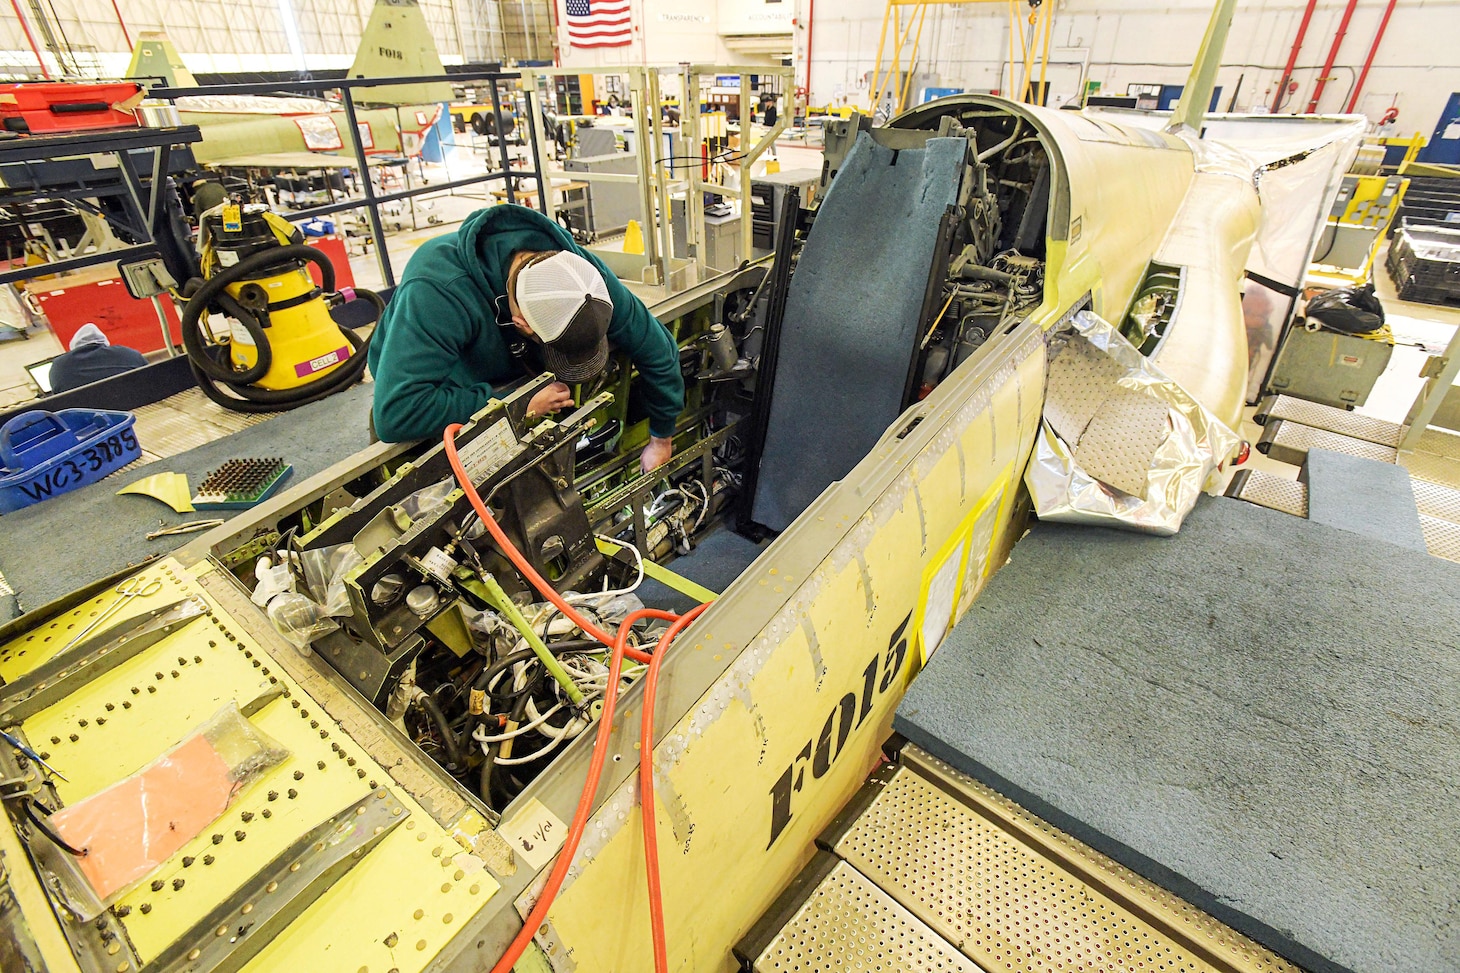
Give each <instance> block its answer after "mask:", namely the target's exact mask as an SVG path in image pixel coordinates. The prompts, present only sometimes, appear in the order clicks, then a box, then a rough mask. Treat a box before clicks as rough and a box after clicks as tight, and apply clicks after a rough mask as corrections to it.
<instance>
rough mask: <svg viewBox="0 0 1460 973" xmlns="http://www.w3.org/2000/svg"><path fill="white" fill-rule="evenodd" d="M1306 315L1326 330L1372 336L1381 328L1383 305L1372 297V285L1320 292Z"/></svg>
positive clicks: (1382, 325) (1310, 302)
mask: <svg viewBox="0 0 1460 973" xmlns="http://www.w3.org/2000/svg"><path fill="white" fill-rule="evenodd" d="M1305 313H1306V315H1307V317H1308V319H1309V320H1310V321H1317V322H1318V323H1319V324H1321V325H1322V326H1323V327H1325V328H1327V329H1328V330H1329V331H1338V332H1341V333H1343V334H1373V333H1374V332H1375V331H1378V330H1379V329H1380V328H1382V327H1384V305H1383V304H1380V303H1379V298H1377V297H1375V296H1374V285H1373V284H1365V285H1364V286H1362V287H1340V288H1337V289H1335V290H1331V291H1324V292H1323V293H1322V294H1319V295H1318V296H1317V297H1315V298H1313V299H1312V300H1311V301H1309V302H1308V307H1307V310H1306V312H1305Z"/></svg>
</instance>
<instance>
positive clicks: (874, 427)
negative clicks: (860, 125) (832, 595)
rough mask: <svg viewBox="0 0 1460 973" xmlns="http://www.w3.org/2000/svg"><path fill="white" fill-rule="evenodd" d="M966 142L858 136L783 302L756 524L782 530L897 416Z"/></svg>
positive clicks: (754, 514)
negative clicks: (922, 144) (899, 146)
mask: <svg viewBox="0 0 1460 973" xmlns="http://www.w3.org/2000/svg"><path fill="white" fill-rule="evenodd" d="M967 151H968V142H967V141H966V140H965V139H932V140H930V141H929V142H928V144H927V148H924V149H905V150H903V151H901V152H894V151H893V150H892V149H886V148H883V147H882V146H880V145H878V144H877V143H876V142H874V141H872V138H871V136H869V135H867V134H866V133H862V134H861V135H858V136H857V142H856V144H855V145H854V146H853V147H852V151H851V152H850V153H849V154H848V155H847V159H846V162H845V163H844V164H843V166H842V168H841V170H840V171H839V172H838V173H837V177H836V181H835V182H833V183H832V185H831V189H830V190H828V192H827V194H826V199H825V200H823V202H822V204H821V208H820V209H819V210H817V212H816V222H815V223H814V224H813V225H812V229H811V235H810V238H809V239H808V240H807V241H806V247H805V249H804V250H803V251H802V253H801V259H800V261H799V263H798V264H797V266H796V272H795V275H794V276H793V277H792V278H791V289H790V293H789V294H788V295H787V298H786V316H785V320H784V322H783V324H782V326H781V339H780V346H779V349H778V353H777V359H776V375H775V381H774V384H773V386H772V394H771V405H770V408H771V414H770V422H769V425H768V426H767V429H766V437H765V442H764V443H763V444H762V447H761V461H760V474H759V478H758V480H757V482H756V490H755V503H754V506H753V508H752V514H751V516H752V519H753V520H754V521H755V522H756V523H758V524H763V525H765V526H766V527H769V528H771V529H772V530H784V529H785V528H786V527H787V526H788V525H789V524H790V523H791V521H793V520H795V519H796V517H797V516H799V515H800V513H801V512H802V511H803V510H805V509H806V508H807V507H808V506H810V505H811V502H812V501H813V500H815V499H816V498H817V497H818V496H819V495H820V494H821V492H822V491H823V490H825V489H826V488H827V487H828V486H830V485H831V483H832V482H833V481H835V480H839V479H841V478H842V477H843V476H845V475H846V474H847V473H848V472H849V471H850V470H851V468H852V467H853V466H855V465H856V464H857V463H858V462H859V461H860V460H861V459H862V457H863V456H865V455H867V453H868V452H869V451H870V450H871V449H872V447H873V446H874V445H875V444H876V442H877V439H878V438H879V437H880V436H881V435H882V433H883V432H884V431H885V430H886V429H887V427H888V425H890V424H891V423H892V421H893V420H894V419H896V418H897V416H898V414H899V413H900V412H902V396H903V392H904V390H905V388H906V385H907V378H908V373H909V371H910V370H911V366H912V358H913V356H914V355H915V354H916V352H917V343H918V338H919V335H918V334H917V330H918V324H919V316H920V314H921V312H922V305H923V296H924V292H925V291H926V289H927V284H928V275H929V273H930V272H931V270H932V266H933V256H934V254H933V249H934V243H935V241H936V239H937V236H938V224H939V222H940V221H941V220H942V218H943V213H944V211H945V210H947V208H948V207H949V206H950V205H952V204H953V203H954V202H956V200H957V195H958V184H959V180H960V179H961V178H962V176H963V163H964V156H965V154H966V153H967Z"/></svg>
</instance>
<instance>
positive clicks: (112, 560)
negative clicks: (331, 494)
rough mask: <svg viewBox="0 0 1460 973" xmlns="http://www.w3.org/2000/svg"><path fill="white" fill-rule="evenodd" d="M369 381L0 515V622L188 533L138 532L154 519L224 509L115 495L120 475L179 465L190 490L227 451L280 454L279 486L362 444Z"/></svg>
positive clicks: (176, 543) (177, 520)
mask: <svg viewBox="0 0 1460 973" xmlns="http://www.w3.org/2000/svg"><path fill="white" fill-rule="evenodd" d="M373 388H374V385H371V384H368V383H365V384H360V385H355V386H353V387H351V388H348V389H346V390H345V391H343V392H339V393H336V394H335V395H332V396H330V397H329V398H327V399H323V400H321V401H319V402H313V403H310V404H309V405H305V406H300V407H299V408H297V409H294V410H292V411H290V412H286V413H284V414H283V415H281V416H275V417H274V418H272V419H268V420H266V421H264V422H261V423H259V424H258V425H256V426H249V427H248V428H247V429H244V430H243V431H241V432H237V433H234V434H233V435H231V436H225V437H224V438H222V439H219V440H215V441H214V442H211V443H207V444H205V445H202V446H199V447H198V448H196V449H190V450H188V451H187V452H185V453H179V454H178V455H176V456H170V457H168V458H167V459H161V460H158V461H156V462H155V463H148V464H146V465H145V466H138V467H134V468H133V469H130V470H127V471H126V472H124V473H121V474H119V475H117V476H112V477H108V478H107V479H105V480H102V481H101V482H99V483H93V484H92V485H90V486H87V487H82V488H81V489H80V490H76V491H74V492H72V493H65V494H62V495H61V496H59V497H55V498H54V499H51V500H47V501H45V502H44V503H38V504H36V505H34V506H32V507H26V508H24V509H23V510H17V511H16V512H14V513H10V514H6V515H5V516H4V517H3V518H0V571H3V572H4V574H5V579H6V581H8V582H9V583H10V586H11V587H12V588H14V589H15V594H16V598H15V599H7V601H10V602H11V603H10V604H8V605H7V604H4V603H0V610H6V609H8V611H9V614H6V615H5V616H4V617H3V618H0V621H8V620H9V619H10V618H13V617H15V616H17V615H20V614H23V613H24V612H26V611H29V610H30V609H32V608H38V607H40V606H41V605H43V604H45V603H46V602H48V601H50V600H52V599H53V598H59V597H60V596H62V595H64V594H67V593H69V592H71V591H74V590H76V589H77V588H79V587H81V586H82V585H84V584H86V583H87V582H88V581H91V580H93V579H95V578H99V577H102V576H104V575H107V574H110V573H112V572H114V571H119V570H121V569H122V568H125V567H126V566H127V565H129V564H135V563H137V562H139V561H142V560H143V559H145V558H146V557H147V556H148V555H151V554H159V553H160V554H166V553H169V552H171V551H173V550H176V549H177V548H179V547H182V546H183V545H184V544H186V543H188V542H189V541H192V540H194V539H196V538H197V537H198V535H197V534H183V535H178V536H173V537H160V538H158V539H157V540H155V541H149V540H147V539H146V537H145V536H144V535H145V534H146V533H147V532H148V531H150V530H156V529H157V527H158V523H157V522H158V521H159V520H161V521H162V522H163V523H164V524H167V525H172V524H181V523H183V522H185V521H189V520H207V519H211V518H215V517H224V518H227V517H230V516H234V514H231V513H230V512H229V511H208V510H200V511H197V512H196V513H188V514H179V513H175V512H174V511H173V509H172V508H171V507H169V506H167V505H166V504H163V503H160V502H159V501H157V500H153V499H152V498H150V497H141V496H131V495H128V496H122V497H119V496H117V491H118V490H120V489H121V488H122V487H124V486H126V485H127V484H128V483H132V482H135V481H136V480H140V479H142V477H144V476H150V475H151V474H153V473H164V472H174V473H185V474H187V477H188V484H189V486H190V487H191V488H192V490H193V491H194V492H196V490H197V488H198V484H200V483H201V482H202V481H203V477H204V476H205V475H207V474H208V473H209V472H210V471H212V470H214V469H216V468H217V467H218V466H220V465H222V464H223V462H224V461H226V460H229V459H232V458H233V457H235V456H282V457H283V458H284V462H286V463H289V464H291V465H292V466H293V467H294V473H293V475H292V476H291V477H290V479H289V480H288V482H286V483H285V484H284V489H288V488H289V487H291V486H293V485H294V484H296V483H298V482H300V481H301V480H304V479H306V478H308V477H311V476H314V475H315V474H316V473H319V472H321V471H323V470H326V469H328V468H329V467H331V466H333V465H334V464H335V463H338V462H339V461H341V460H343V459H347V458H349V457H350V456H353V455H354V454H355V453H358V452H359V451H360V450H362V449H364V448H365V447H366V446H368V445H370V431H369V427H368V421H369V417H370V396H371V390H372V389H373ZM245 512H246V511H240V513H245ZM17 601H18V604H16V603H15V602H17Z"/></svg>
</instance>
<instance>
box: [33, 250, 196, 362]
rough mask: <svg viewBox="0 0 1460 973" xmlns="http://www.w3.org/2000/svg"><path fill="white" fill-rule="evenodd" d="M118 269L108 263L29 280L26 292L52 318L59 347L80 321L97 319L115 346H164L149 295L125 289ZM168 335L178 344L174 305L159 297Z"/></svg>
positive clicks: (68, 340)
mask: <svg viewBox="0 0 1460 973" xmlns="http://www.w3.org/2000/svg"><path fill="white" fill-rule="evenodd" d="M115 272H116V271H115V270H113V269H112V268H111V267H109V266H101V267H88V268H86V269H85V270H78V271H77V272H76V273H74V274H67V275H66V276H65V277H52V278H48V279H37V280H31V281H27V282H26V285H25V289H26V292H27V293H28V294H29V295H30V296H31V298H32V299H33V300H34V301H35V303H36V305H37V306H38V307H39V308H40V310H41V313H43V314H44V315H45V316H46V320H47V321H48V322H49V323H50V326H51V332H52V333H53V334H55V336H56V340H57V341H59V342H60V343H61V347H62V348H68V347H70V345H71V339H72V338H73V337H75V335H76V331H77V330H78V329H79V328H80V327H81V326H82V325H83V324H88V323H90V324H95V325H96V326H97V327H98V328H100V329H101V330H102V333H104V334H105V335H106V336H107V339H108V340H109V341H111V343H112V344H114V345H125V346H126V347H128V348H135V349H137V350H138V351H140V352H143V353H146V352H149V351H158V350H159V349H161V348H163V347H164V345H163V342H162V322H161V321H158V320H157V308H156V307H154V306H153V304H152V302H151V301H150V300H144V301H139V300H137V299H135V298H133V297H132V296H131V295H129V294H128V293H127V289H126V287H125V286H123V284H122V281H121V279H120V278H117V277H113V276H112V274H114V273H115ZM161 303H162V313H163V314H165V315H166V316H167V323H168V330H169V331H170V332H171V333H172V340H173V342H174V343H176V344H179V345H180V344H182V331H181V330H180V328H179V324H180V322H179V320H178V313H177V308H176V307H175V306H174V305H173V302H172V300H171V299H170V298H168V297H166V296H164V297H163V298H162V299H161Z"/></svg>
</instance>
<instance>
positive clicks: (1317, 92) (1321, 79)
mask: <svg viewBox="0 0 1460 973" xmlns="http://www.w3.org/2000/svg"><path fill="white" fill-rule="evenodd" d="M1358 5H1359V0H1348V6H1346V7H1344V8H1343V19H1342V20H1340V21H1339V22H1338V33H1336V34H1334V35H1333V46H1332V47H1330V48H1329V49H1328V57H1327V58H1326V59H1325V60H1324V62H1323V70H1322V71H1320V72H1319V73H1318V83H1317V84H1315V85H1314V86H1313V98H1312V100H1311V101H1309V102H1308V110H1307V111H1306V112H1305V113H1304V114H1307V115H1312V114H1314V113H1316V112H1317V111H1318V99H1320V98H1322V97H1323V89H1324V88H1325V87H1327V86H1328V72H1329V71H1332V70H1333V62H1334V61H1337V60H1338V49H1339V48H1340V47H1342V46H1343V38H1344V35H1345V34H1347V33H1348V22H1349V21H1350V20H1352V19H1353V16H1354V8H1355V7H1357V6H1358Z"/></svg>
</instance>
